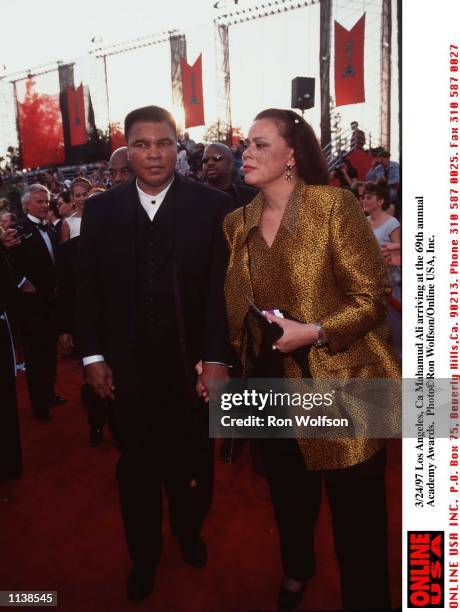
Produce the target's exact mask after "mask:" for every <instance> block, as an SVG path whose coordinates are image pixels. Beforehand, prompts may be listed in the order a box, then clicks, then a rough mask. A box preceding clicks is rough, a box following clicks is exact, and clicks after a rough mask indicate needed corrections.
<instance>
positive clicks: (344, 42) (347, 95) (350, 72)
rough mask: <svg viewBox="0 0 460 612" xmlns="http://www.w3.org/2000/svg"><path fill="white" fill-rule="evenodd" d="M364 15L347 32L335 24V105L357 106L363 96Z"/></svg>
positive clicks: (363, 98) (362, 100) (362, 99)
mask: <svg viewBox="0 0 460 612" xmlns="http://www.w3.org/2000/svg"><path fill="white" fill-rule="evenodd" d="M364 25H365V14H364V15H363V16H362V17H361V18H360V19H359V21H357V22H356V23H355V25H354V26H353V27H352V29H351V30H347V29H346V28H344V27H343V26H342V25H340V23H338V22H337V21H336V22H335V28H334V31H335V105H336V106H344V105H345V104H358V103H360V102H364V101H365V96H364Z"/></svg>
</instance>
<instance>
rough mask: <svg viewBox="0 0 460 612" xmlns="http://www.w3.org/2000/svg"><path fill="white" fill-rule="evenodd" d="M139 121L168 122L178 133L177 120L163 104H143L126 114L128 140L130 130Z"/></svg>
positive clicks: (126, 136) (126, 135)
mask: <svg viewBox="0 0 460 612" xmlns="http://www.w3.org/2000/svg"><path fill="white" fill-rule="evenodd" d="M137 121H150V123H167V124H168V125H169V127H170V128H171V129H172V131H173V132H174V134H177V130H176V122H175V121H174V117H173V116H172V115H171V113H170V112H169V111H167V110H166V109H165V108H161V106H142V107H141V108H136V109H134V110H133V111H131V112H130V113H128V114H127V115H126V118H125V138H126V140H128V134H129V130H130V129H131V127H132V126H133V124H134V123H136V122H137Z"/></svg>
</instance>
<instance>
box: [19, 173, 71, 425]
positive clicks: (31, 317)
mask: <svg viewBox="0 0 460 612" xmlns="http://www.w3.org/2000/svg"><path fill="white" fill-rule="evenodd" d="M49 201H50V193H49V191H48V189H47V188H46V187H44V186H43V185H39V184H35V185H30V186H29V187H27V189H26V190H25V192H24V194H23V196H22V205H23V208H24V212H25V213H26V217H25V218H24V219H22V220H21V223H20V225H21V229H20V231H19V232H18V234H19V236H20V237H21V244H19V245H18V246H15V247H13V248H11V249H10V250H9V251H8V258H9V260H10V263H11V265H12V267H13V269H14V271H15V273H16V274H17V276H18V279H19V283H18V285H19V288H20V295H19V321H20V332H21V339H22V344H23V349H24V360H25V364H26V377H27V385H28V389H29V396H30V402H31V404H32V408H33V411H34V413H35V416H36V417H37V418H38V419H39V420H40V421H49V420H50V418H51V417H50V407H51V406H52V405H54V404H62V403H64V402H65V400H64V399H63V398H61V397H59V396H56V395H55V392H54V383H55V380H56V344H57V327H56V290H57V280H58V273H57V261H56V260H57V257H58V254H57V242H56V236H55V234H54V231H53V230H51V229H50V227H49V226H48V225H47V224H46V223H45V219H46V218H47V215H48V206H49Z"/></svg>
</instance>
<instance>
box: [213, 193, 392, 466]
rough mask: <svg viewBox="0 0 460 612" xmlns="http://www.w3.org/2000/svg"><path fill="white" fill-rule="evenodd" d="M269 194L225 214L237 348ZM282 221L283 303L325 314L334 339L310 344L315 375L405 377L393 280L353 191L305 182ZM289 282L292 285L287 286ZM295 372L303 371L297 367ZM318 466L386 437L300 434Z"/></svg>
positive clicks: (347, 459)
mask: <svg viewBox="0 0 460 612" xmlns="http://www.w3.org/2000/svg"><path fill="white" fill-rule="evenodd" d="M262 207H263V196H262V194H259V195H258V196H257V197H256V198H255V199H254V200H253V201H252V202H251V203H250V204H249V205H248V206H247V207H246V211H245V216H246V223H245V222H244V213H243V209H238V210H235V211H234V212H233V213H231V214H230V215H228V216H227V218H226V219H225V222H224V233H225V236H226V240H227V242H228V245H229V249H230V261H229V267H228V273H227V278H226V283H225V293H226V300H227V311H228V315H229V334H230V341H231V343H232V345H233V347H234V348H235V350H236V352H237V354H239V355H242V354H243V353H244V351H245V350H246V347H245V346H243V343H242V338H244V334H243V326H244V319H245V316H246V313H247V310H248V301H247V298H250V299H253V295H252V293H253V292H252V286H251V278H250V275H249V266H248V250H247V247H246V239H247V237H248V234H249V232H250V231H251V229H252V228H254V227H257V226H258V225H259V221H260V216H261V212H262ZM282 223H283V224H284V225H285V227H287V228H288V230H289V231H288V232H287V235H288V236H289V238H287V239H286V244H285V256H284V257H283V265H284V270H283V271H282V272H283V273H284V277H282V278H281V280H280V282H282V283H283V282H284V283H285V286H284V291H283V295H284V296H286V295H287V296H288V301H287V303H285V304H284V303H283V304H279V305H277V306H279V307H280V308H282V309H285V310H286V311H287V312H289V313H290V315H291V316H292V317H293V318H294V319H296V320H299V321H303V322H305V323H311V322H314V321H318V322H321V324H322V326H323V329H324V331H325V333H326V336H327V338H328V343H327V345H325V346H323V347H320V348H315V347H311V349H310V351H309V352H308V369H309V371H310V372H311V375H312V377H313V378H315V379H328V378H329V379H350V378H387V377H390V378H397V377H399V374H400V371H399V362H398V359H397V357H396V355H395V353H394V352H393V350H392V349H391V347H390V345H389V342H388V334H387V330H386V326H385V324H384V321H385V318H386V315H387V303H388V299H389V295H390V292H391V288H390V286H389V284H388V277H387V273H386V267H385V263H384V261H383V258H382V256H381V254H380V250H379V247H378V245H377V242H376V240H375V238H374V236H373V233H372V230H371V228H370V226H369V223H368V221H367V220H366V218H365V216H364V214H363V212H362V210H361V209H360V207H359V205H358V203H357V202H356V200H355V198H354V196H353V195H352V194H351V192H349V191H346V190H343V189H338V188H335V187H325V186H311V185H306V184H305V183H302V182H300V183H299V184H298V186H297V187H296V188H295V189H294V191H293V193H292V195H291V198H290V201H289V203H288V207H287V209H286V212H285V215H284V217H283V221H282ZM286 288H287V289H286ZM286 375H287V376H288V377H297V376H301V374H300V372H299V371H296V370H295V368H294V367H293V368H292V369H291V371H290V372H287V374H286ZM299 445H300V447H301V450H302V453H303V456H304V459H305V462H306V464H307V466H308V467H310V468H312V469H335V468H342V467H348V466H350V465H353V464H355V463H359V462H361V461H364V460H366V459H367V458H369V457H370V456H372V455H373V454H374V453H375V452H376V451H377V450H378V449H379V448H380V447H381V446H382V443H381V442H380V441H377V440H372V439H365V440H364V439H341V440H337V442H334V443H332V442H330V441H329V440H320V439H315V440H313V439H311V440H310V439H303V440H299Z"/></svg>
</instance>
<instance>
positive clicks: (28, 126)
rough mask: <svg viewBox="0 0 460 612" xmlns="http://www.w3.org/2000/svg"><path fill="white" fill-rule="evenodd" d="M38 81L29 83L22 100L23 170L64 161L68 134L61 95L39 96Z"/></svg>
mask: <svg viewBox="0 0 460 612" xmlns="http://www.w3.org/2000/svg"><path fill="white" fill-rule="evenodd" d="M35 85H36V81H35V80H34V79H32V78H30V79H27V81H26V83H25V95H24V97H23V100H22V101H21V102H19V101H18V116H19V117H18V118H19V140H20V146H21V157H22V166H23V168H37V167H39V166H49V165H51V164H61V163H63V162H64V133H63V129H62V116H61V109H60V106H59V94H56V95H49V94H39V93H37V92H36V91H35Z"/></svg>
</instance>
